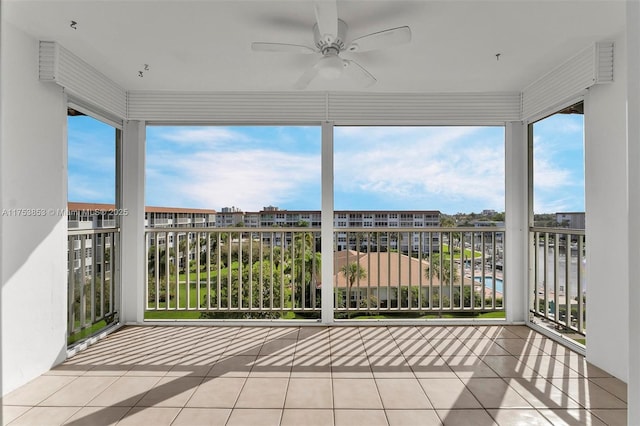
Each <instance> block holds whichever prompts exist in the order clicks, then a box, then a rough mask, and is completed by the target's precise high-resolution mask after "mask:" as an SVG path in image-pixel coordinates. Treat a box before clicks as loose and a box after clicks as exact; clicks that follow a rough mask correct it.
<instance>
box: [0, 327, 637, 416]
mask: <svg viewBox="0 0 640 426" xmlns="http://www.w3.org/2000/svg"><path fill="white" fill-rule="evenodd" d="M626 407H627V405H626V385H625V384H624V383H623V382H621V381H619V380H618V379H616V378H613V377H611V376H609V375H608V374H607V373H605V372H604V371H602V370H600V369H598V368H596V367H594V366H592V365H590V364H588V363H587V362H586V361H585V360H584V358H583V357H582V356H580V355H578V354H576V353H574V352H571V351H570V350H568V349H566V348H565V347H563V346H561V345H559V344H557V343H554V342H553V341H552V340H549V339H547V338H546V337H544V336H542V335H541V334H538V333H536V332H534V331H532V330H531V329H529V328H527V327H524V326H505V327H503V326H475V327H443V326H421V327H404V326H402V327H401V326H398V327H393V326H386V327H384V326H377V327H332V328H327V327H302V328H301V327H270V328H269V327H197V326H194V327H168V326H167V327H151V326H149V327H142V326H141V327H125V328H122V329H120V330H118V331H117V332H115V333H113V334H111V335H110V336H108V337H107V338H106V339H104V340H102V341H100V342H98V343H97V344H95V345H93V346H91V347H90V348H88V349H87V350H85V351H83V352H81V353H79V354H78V355H76V356H74V357H73V358H71V359H69V360H68V361H67V362H65V363H64V364H62V365H60V366H58V367H56V368H54V369H52V370H51V371H49V372H48V373H46V374H44V375H42V376H40V377H39V378H37V379H35V380H34V381H32V382H31V383H28V384H27V385H25V386H23V387H21V388H19V389H17V390H15V391H14V392H12V393H10V394H8V395H7V396H6V397H5V398H4V400H3V419H4V420H3V422H4V424H8V425H12V426H13V425H16V426H17V425H38V426H44V425H60V424H66V425H75V426H79V425H108V424H118V425H145V426H146V425H154V426H155V425H175V426H177V425H190V426H192V425H227V426H236V425H249V426H259V425H296V426H300V425H302V426H308V425H336V426H338V425H348V426H358V425H367V426H375V425H410V426H415V425H441V424H445V425H495V424H498V425H517V424H518V425H519V424H522V425H565V424H569V425H623V424H625V423H626V413H627V409H626Z"/></svg>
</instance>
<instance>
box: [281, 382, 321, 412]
mask: <svg viewBox="0 0 640 426" xmlns="http://www.w3.org/2000/svg"><path fill="white" fill-rule="evenodd" d="M284 408H285V409H289V408H333V390H332V383H331V379H319V378H314V379H300V378H292V379H291V380H290V381H289V387H288V389H287V396H286V399H285V404H284Z"/></svg>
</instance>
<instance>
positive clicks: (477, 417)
mask: <svg viewBox="0 0 640 426" xmlns="http://www.w3.org/2000/svg"><path fill="white" fill-rule="evenodd" d="M437 413H438V416H439V417H440V420H441V421H442V424H443V425H445V426H471V425H473V426H497V423H496V422H495V421H494V420H493V418H491V416H490V415H489V413H487V412H486V411H485V410H482V409H479V410H468V409H467V410H438V411H437Z"/></svg>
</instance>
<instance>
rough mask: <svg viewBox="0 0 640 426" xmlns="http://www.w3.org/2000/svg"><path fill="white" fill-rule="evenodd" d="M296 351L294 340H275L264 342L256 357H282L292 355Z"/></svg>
mask: <svg viewBox="0 0 640 426" xmlns="http://www.w3.org/2000/svg"><path fill="white" fill-rule="evenodd" d="M295 351H296V340H290V339H275V340H271V341H266V342H265V343H264V344H263V345H262V347H261V348H260V353H259V354H258V355H261V356H262V355H272V356H284V355H293V354H294V353H295Z"/></svg>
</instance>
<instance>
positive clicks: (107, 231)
mask: <svg viewBox="0 0 640 426" xmlns="http://www.w3.org/2000/svg"><path fill="white" fill-rule="evenodd" d="M119 232H120V228H95V229H69V230H67V235H68V236H70V237H71V236H76V235H97V234H113V233H119Z"/></svg>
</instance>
